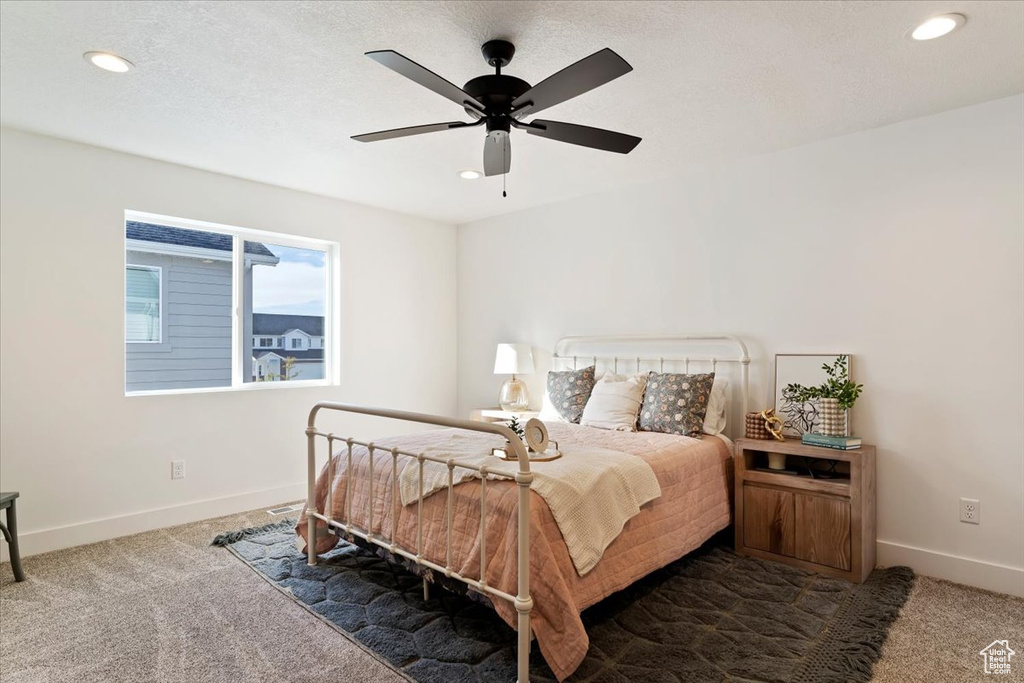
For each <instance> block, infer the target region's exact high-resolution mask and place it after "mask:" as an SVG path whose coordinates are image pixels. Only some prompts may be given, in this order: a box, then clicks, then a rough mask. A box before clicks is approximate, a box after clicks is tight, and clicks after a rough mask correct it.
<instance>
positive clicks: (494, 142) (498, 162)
mask: <svg viewBox="0 0 1024 683" xmlns="http://www.w3.org/2000/svg"><path fill="white" fill-rule="evenodd" d="M510 137H511V136H509V134H508V132H507V131H503V130H496V131H493V132H490V133H488V134H487V138H486V139H485V140H484V175H485V176H492V175H502V174H504V173H508V171H509V169H510V168H512V141H511V139H510Z"/></svg>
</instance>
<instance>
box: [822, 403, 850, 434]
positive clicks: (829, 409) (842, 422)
mask: <svg viewBox="0 0 1024 683" xmlns="http://www.w3.org/2000/svg"><path fill="white" fill-rule="evenodd" d="M846 416H847V411H845V410H843V409H842V408H840V407H839V399H838V398H820V399H818V418H819V419H820V421H821V422H820V424H819V426H818V430H819V433H821V434H823V435H825V436H849V435H848V434H847V431H848V423H847V421H846Z"/></svg>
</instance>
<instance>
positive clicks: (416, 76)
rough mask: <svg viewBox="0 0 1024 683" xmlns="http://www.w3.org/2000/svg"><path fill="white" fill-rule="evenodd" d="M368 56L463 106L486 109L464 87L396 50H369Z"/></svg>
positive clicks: (480, 110) (477, 109)
mask: <svg viewBox="0 0 1024 683" xmlns="http://www.w3.org/2000/svg"><path fill="white" fill-rule="evenodd" d="M366 56H367V57H369V58H370V59H372V60H373V61H375V62H377V63H378V64H383V65H384V66H386V67H387V68H389V69H391V70H392V71H396V72H398V73H400V74H402V75H403V76H405V77H406V78H408V79H409V80H412V81H415V82H417V83H419V84H420V85H422V86H423V87H424V88H427V89H428V90H433V91H434V92H436V93H437V94H438V95H440V96H441V97H447V98H448V99H449V100H451V101H452V102H454V103H455V104H457V105H459V106H461V107H470V108H472V109H475V110H476V111H478V112H481V113H483V111H484V105H482V104H480V102H479V101H477V100H475V99H473V98H472V97H470V96H469V94H467V93H466V92H465V91H464V90H462V88H460V87H458V86H456V85H454V84H453V83H449V82H448V81H446V80H445V79H443V78H441V77H440V76H438V75H437V74H436V73H434V72H433V71H431V70H430V69H427V68H426V67H423V66H420V65H419V64H417V63H416V62H414V61H412V60H411V59H409V58H408V57H404V56H402V55H400V54H398V53H397V52H395V51H394V50H375V51H373V52H367V53H366Z"/></svg>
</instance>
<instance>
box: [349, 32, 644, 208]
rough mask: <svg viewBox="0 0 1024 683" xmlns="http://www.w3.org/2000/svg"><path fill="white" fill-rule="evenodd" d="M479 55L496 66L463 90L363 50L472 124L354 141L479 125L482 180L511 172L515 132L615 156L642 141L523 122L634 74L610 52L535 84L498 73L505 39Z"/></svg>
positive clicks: (387, 55)
mask: <svg viewBox="0 0 1024 683" xmlns="http://www.w3.org/2000/svg"><path fill="white" fill-rule="evenodd" d="M481 52H482V53H483V56H484V61H486V62H487V64H488V65H489V66H491V67H493V68H494V73H493V74H486V75H483V76H477V77H476V78H473V79H471V80H470V81H469V82H468V83H466V85H465V86H463V87H462V88H459V87H457V86H456V85H454V84H453V83H450V82H449V81H447V80H445V79H444V78H442V77H440V76H438V75H437V74H435V73H434V72H432V71H430V70H429V69H427V68H425V67H423V66H420V65H419V64H417V63H416V62H414V61H412V60H411V59H409V58H408V57H404V56H403V55H400V54H398V53H397V52H395V51H394V50H377V51H373V52H367V53H366V56H367V57H369V58H370V59H372V60H374V61H375V62H377V63H379V64H382V65H384V66H386V67H388V68H389V69H391V70H392V71H395V72H397V73H399V74H401V75H403V76H405V77H406V78H408V79H410V80H412V81H414V82H416V83H419V84H420V85H422V86H423V87H425V88H427V89H429V90H432V91H434V92H435V93H437V94H438V95H441V96H442V97H445V98H447V99H449V100H451V101H453V102H455V103H456V104H458V105H460V106H461V107H462V108H463V109H464V110H465V112H466V113H467V114H468V115H469V116H470V117H471V118H472V119H474V120H473V121H449V122H446V123H432V124H427V125H423V126H409V127H407V128H394V129H391V130H383V131H378V132H375V133H365V134H363V135H354V136H352V139H353V140H358V141H359V142H376V141H378V140H391V139H393V138H400V137H407V136H410V135H420V134H422V133H435V132H440V131H443V130H452V129H454V128H471V127H475V126H481V125H482V126H485V129H486V131H487V137H486V138H485V140H484V175H486V176H495V175H504V174H507V173H508V172H509V170H510V169H511V167H512V142H511V136H510V134H511V132H512V129H513V128H518V129H521V130H525V131H526V132H527V133H529V134H531V135H537V136H540V137H544V138H548V139H550V140H557V141H559V142H567V143H569V144H573V145H580V146H582V147H590V148H593V149H600V150H605V151H608V152H618V153H619V154H628V153H629V152H631V151H632V150H633V148H634V147H636V146H637V145H638V144H639V143H640V138H638V137H635V136H633V135H626V134H625V133H616V132H614V131H610V130H604V129H602V128H591V127H589V126H580V125H577V124H574V123H563V122H560V121H547V120H541V119H534V120H533V121H530V122H526V121H523V120H522V119H523V118H524V117H526V116H527V115H533V114H536V113H537V112H539V111H541V110H543V109H547V108H548V107H553V106H555V105H556V104H561V103H562V102H565V101H566V100H569V99H572V98H573V97H576V96H577V95H582V94H583V93H585V92H588V91H590V90H593V89H594V88H596V87H598V86H601V85H604V84H605V83H608V82H609V81H612V80H614V79H616V78H618V77H619V76H623V75H625V74H627V73H629V72H630V71H632V70H633V67H631V66H630V65H629V64H628V63H627V62H626V60H624V59H623V58H622V57H620V56H619V55H617V54H615V52H613V51H612V50H610V49H608V48H605V49H603V50H600V51H598V52H595V53H594V54H592V55H590V56H589V57H586V58H584V59H581V60H580V61H578V62H576V63H575V64H571V65H570V66H567V67H566V68H564V69H562V70H561V71H559V72H557V73H555V74H553V75H552V76H549V77H548V78H546V79H544V80H543V81H541V82H540V83H538V84H537V85H535V86H531V85H530V84H529V83H527V82H526V81H524V80H522V79H521V78H516V77H515V76H509V75H507V74H503V73H501V70H502V68H504V67H506V66H508V64H509V62H511V61H512V57H513V56H514V55H515V52H516V48H515V46H514V45H513V44H512V43H510V42H508V41H507V40H489V41H487V42H486V43H484V44H483V47H482V48H481ZM502 194H503V195H504V192H503V193H502Z"/></svg>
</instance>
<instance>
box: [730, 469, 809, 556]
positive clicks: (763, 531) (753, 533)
mask: <svg viewBox="0 0 1024 683" xmlns="http://www.w3.org/2000/svg"><path fill="white" fill-rule="evenodd" d="M795 497H796V496H795V495H794V494H793V493H791V492H789V491H778V490H776V489H769V488H764V487H761V486H745V487H743V542H744V544H745V545H746V546H747V547H748V548H757V549H758V550H764V551H765V552H769V553H775V554H776V555H785V556H786V557H793V555H794V553H795V552H796V550H795V547H796V503H795V500H794V499H795Z"/></svg>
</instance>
